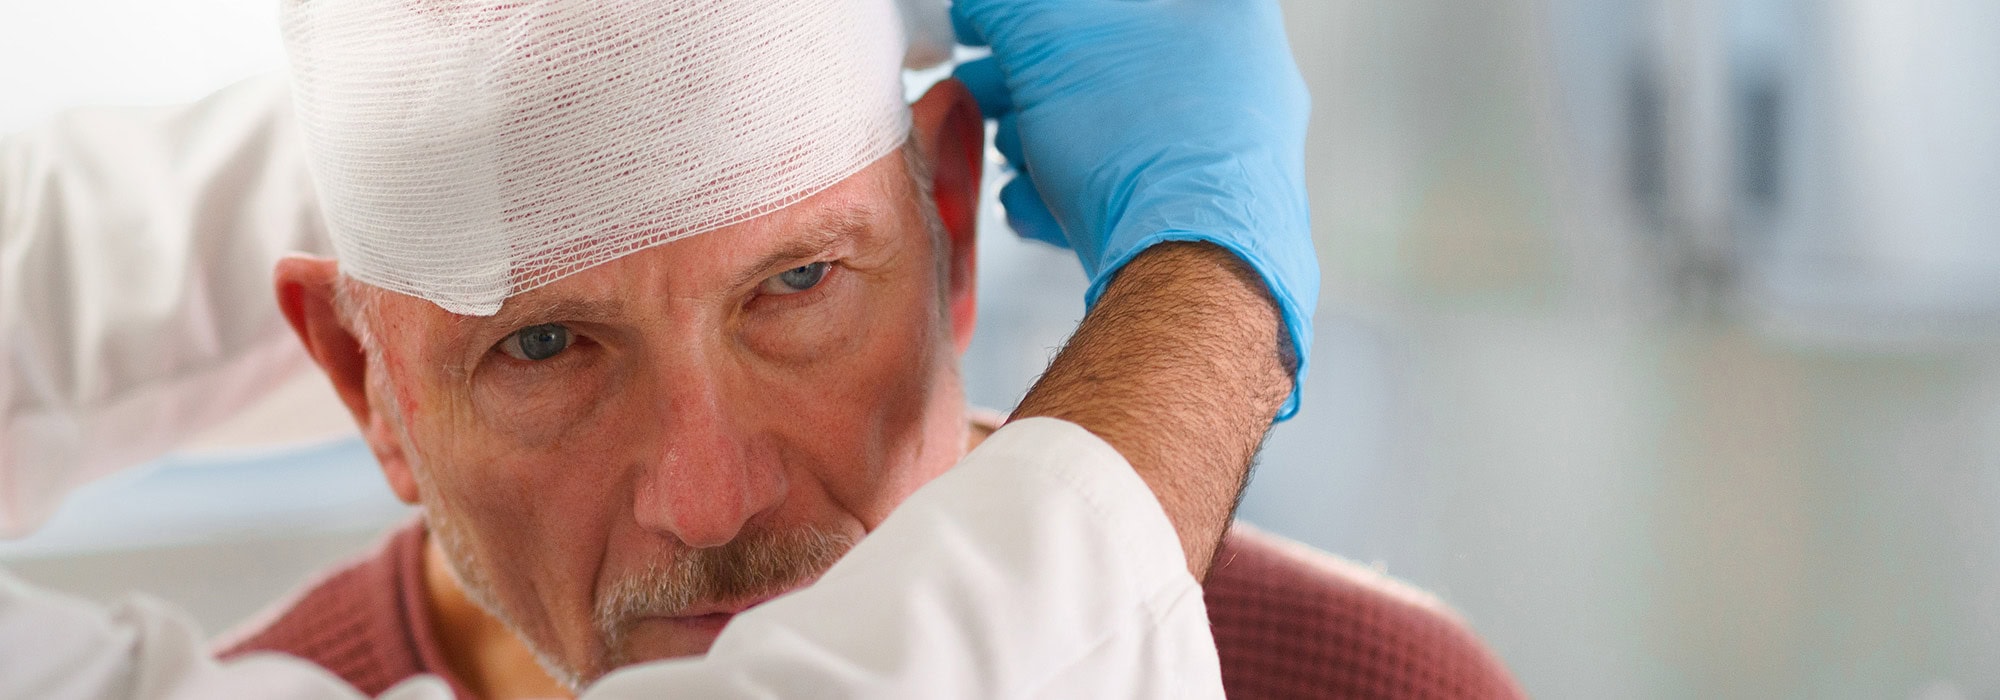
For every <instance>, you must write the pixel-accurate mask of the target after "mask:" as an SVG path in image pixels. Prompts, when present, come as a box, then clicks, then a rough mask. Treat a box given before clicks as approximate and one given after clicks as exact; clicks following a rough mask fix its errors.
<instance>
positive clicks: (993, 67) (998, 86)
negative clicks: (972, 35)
mask: <svg viewBox="0 0 2000 700" xmlns="http://www.w3.org/2000/svg"><path fill="white" fill-rule="evenodd" d="M951 77H953V78H957V79H958V81H959V82H961V83H964V84H965V89H966V90H967V91H969V92H971V93H972V99H973V100H976V101H978V102H979V113H980V114H983V115H985V116H986V118H987V119H994V118H998V117H999V116H1000V115H1002V114H1005V113H1007V112H1008V111H1009V110H1012V109H1014V100H1013V99H1012V98H1011V97H1009V96H1008V94H1007V76H1005V75H1004V74H1002V73H1001V72H1000V63H999V62H998V61H995V60H993V57H991V56H988V57H986V58H982V59H979V60H977V61H967V62H965V63H961V64H958V67H957V68H953V69H952V71H951Z"/></svg>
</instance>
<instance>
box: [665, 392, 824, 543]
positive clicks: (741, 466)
mask: <svg viewBox="0 0 2000 700" xmlns="http://www.w3.org/2000/svg"><path fill="white" fill-rule="evenodd" d="M696 374H697V373H694V372H685V371H684V372H676V373H675V375H674V376H673V377H672V379H671V381H672V382H673V384H672V386H673V388H672V389H670V390H669V392H668V393H669V394H670V396H669V397H668V398H667V399H666V400H663V401H662V402H660V404H659V415H658V416H656V417H655V418H654V420H657V421H658V426H657V428H658V429H659V431H660V432H659V433H658V435H659V444H660V449H659V450H658V451H657V452H656V454H657V455H658V457H657V458H656V459H654V460H653V462H652V463H651V464H647V465H645V466H644V467H643V468H642V470H641V474H640V475H639V479H638V484H637V485H636V490H637V494H636V498H635V502H634V503H633V506H634V511H635V513H636V515H637V518H638V520H639V524H640V525H641V526H644V527H646V528H648V529H651V530H653V531H655V532H660V533H663V534H671V535H673V536H674V537H676V538H678V539H679V540H680V541H681V542H682V543H683V544H686V545H687V546H690V547H714V546H718V545H721V544H725V543H727V542H729V541H730V540H732V539H735V537H736V535H737V534H738V533H739V532H741V531H742V530H743V527H744V525H745V524H746V523H749V522H750V521H751V520H754V519H756V518H757V516H759V515H760V514H763V513H767V512H769V511H772V510H774V509H776V508H777V507H778V505H779V504H780V503H782V502H783V501H784V497H785V489H786V480H785V473H784V469H783V466H782V464H780V462H779V461H778V457H777V455H775V454H771V453H769V452H768V451H767V450H765V449H762V448H759V447H758V446H757V444H758V442H759V441H756V440H754V439H753V436H751V435H749V434H747V432H746V431H745V430H744V429H743V426H741V425H739V424H738V423H737V421H734V420H732V419H731V410H730V409H731V408H734V407H733V406H731V405H730V404H728V403H727V401H728V400H729V397H727V396H725V393H726V391H725V389H724V387H722V386H719V383H718V382H717V381H716V380H715V378H714V377H712V376H693V375H696Z"/></svg>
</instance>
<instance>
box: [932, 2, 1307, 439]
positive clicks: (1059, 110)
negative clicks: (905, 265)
mask: <svg viewBox="0 0 2000 700" xmlns="http://www.w3.org/2000/svg"><path fill="white" fill-rule="evenodd" d="M952 21H953V23H954V24H955V25H956V26H957V31H958V36H959V41H961V42H964V43H966V44H968V45H974V46H978V45H990V46H992V47H993V55H992V56H991V57H989V58H983V59H980V60H977V61H973V62H970V63H967V64H965V65H962V66H959V67H958V70H957V71H956V72H955V75H956V76H957V77H958V79H959V80H962V81H964V82H965V84H966V86H967V87H969V88H970V89H971V90H972V94H973V96H974V97H976V98H977V99H978V100H979V107H980V110H981V111H983V112H985V113H986V116H987V117H988V118H990V119H996V120H998V122H999V130H998V135H997V136H995V138H994V142H995V143H994V145H995V146H996V147H997V148H998V149H999V150H1000V153H1001V154H1003V155H1005V156H1006V158H1007V162H1008V163H1010V164H1012V165H1013V166H1014V167H1015V168H1016V169H1017V170H1019V171H1020V172H1022V173H1024V174H1026V175H1027V177H1025V178H1022V177H1017V178H1015V179H1014V181H1013V182H1010V183H1008V184H1007V186H1006V187H1005V188H1003V189H1002V190H1001V192H1000V201H1001V203H1002V204H1003V205H1004V206H1005V207H1006V209H1007V220H1008V223H1010V224H1012V225H1013V227H1014V230H1015V231H1016V232H1018V233H1020V234H1021V235H1023V236H1026V237H1029V238H1034V239H1038V240H1042V241H1046V242H1049V243H1054V244H1056V245H1063V246H1068V247H1069V248H1072V249H1074V250H1075V251H1076V254H1077V256H1078V257H1080V258H1082V260H1083V269H1084V272H1085V273H1086V274H1088V275H1089V276H1090V291H1089V292H1087V293H1086V294H1085V295H1084V303H1085V305H1086V306H1095V305H1096V303H1097V297H1098V295H1099V294H1102V293H1103V291H1104V287H1105V285H1106V284H1107V283H1109V282H1110V281H1111V278H1112V277H1113V276H1114V275H1115V274H1116V273H1117V271H1118V269H1119V268H1121V267H1123V266H1124V265H1125V263H1127V262H1129V261H1130V260H1131V259H1132V258H1133V257H1135V256H1137V255H1138V254H1139V252H1140V251H1143V250H1145V249H1146V248H1147V247H1149V246H1152V245H1153V244H1156V243H1162V242H1166V241H1206V242H1209V243H1213V244H1215V245H1218V246H1221V247H1223V248H1225V249H1227V250H1229V251H1230V252H1233V253H1235V254H1236V255H1237V256H1238V257H1241V258H1242V259H1243V260H1244V261H1245V262H1247V263H1249V264H1250V266H1251V267H1252V268H1255V269H1256V270H1257V273H1258V274H1259V275H1261V276H1262V277H1263V279H1264V283H1265V285H1267V286H1268V287H1269V288H1270V291H1271V297H1272V298H1273V299H1274V300H1276V302H1277V304H1278V308H1279V310H1280V311H1281V312H1282V313H1283V314H1284V320H1285V327H1286V330H1288V331H1289V332H1290V333H1291V338H1292V344H1293V347H1294V349H1296V350H1297V351H1298V361H1299V364H1298V374H1296V375H1295V376H1294V377H1293V384H1292V387H1293V388H1292V395H1291V396H1290V397H1289V398H1287V399H1286V400H1285V406H1284V408H1282V409H1280V410H1279V411H1278V419H1279V420H1284V419H1286V418H1290V417H1291V416H1292V414H1293V413H1295V412H1297V411H1298V406H1299V393H1298V386H1299V384H1298V383H1299V381H1300V380H1302V379H1304V377H1305V370H1306V358H1308V357H1310V356H1311V354H1310V350H1311V347H1312V315H1313V309H1314V308H1315V307H1316V306H1317V305H1318V300H1319V261H1318V259H1317V258H1316V257H1315V256H1314V254H1313V245H1312V228H1311V225H1310V222H1309V221H1308V220H1307V211H1306V190H1305V162H1304V161H1305V139H1306V117H1307V113H1308V112H1309V111H1310V109H1311V106H1310V98H1309V97H1308V96H1307V95H1306V88H1305V82H1304V80H1302V79H1301V78H1300V77H1299V72H1298V66H1297V65H1296V64H1294V63H1293V62H1292V53H1291V48H1290V47H1289V46H1288V45H1287V44H1286V42H1285V32H1284V25H1283V22H1282V19H1281V18H1280V17H1279V14H1278V6H1277V3H1276V2H1275V0H956V2H955V3H954V4H953V6H952Z"/></svg>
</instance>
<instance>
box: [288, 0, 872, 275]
mask: <svg viewBox="0 0 2000 700" xmlns="http://www.w3.org/2000/svg"><path fill="white" fill-rule="evenodd" d="M284 30H285V43H286V45H287V47H288V49H289V52H290V56H291V63H292V75H293V79H294V82H295V86H294V90H295V99H296V102H297V106H298V115H299V123H300V125H301V127H302V129H303V131H304V134H305V139H306V146H307V153H308V156H309V162H310V164H311V167H312V173H313V179H314V181H315V185H316V186H317V188H318V191H319V197H320V203H321V207H322V209H323V211H324V212H325V215H326V219H327V225H328V227H329V230H330V232H331V234H332V237H333V242H334V248H335V250H336V252H337V254H338V255H339V257H340V264H341V269H342V270H343V271H344V272H345V273H347V274H348V275H351V276H353V277H354V278H356V279H359V280H361V281H363V282H367V283H369V284H373V285H376V286H379V287H383V288H386V289H390V290H394V291H398V292H403V293H406V294H410V295H413V296H417V297H422V298H424V299H428V300H430V301H432V302H435V303H436V304H437V305H438V306H441V307H444V308H445V309H446V310H448V311H451V312H454V313H459V314H470V315H489V314H492V313H493V312H495V311H497V310H499V308H500V304H501V302H502V301H503V300H505V299H506V298H507V297H509V296H512V295H514V294H517V293H520V292H523V291H527V290H529V289H533V288H535V287H538V286H541V285H544V284H547V283H549V282H553V281H555V280H557V279H560V278H561V277H563V276H565V275H569V274H571V273H575V272H578V271H581V270H583V269H585V268H588V267H591V266H593V265H597V264H600V263H603V262H607V261H609V260H612V259H614V258H617V257H619V256H621V255H624V254H626V253H630V252H633V251H636V250H639V249H642V248H646V247H648V246H652V245H656V244H659V243H663V242H666V241H669V240H673V239H675V238H680V237H683V236H689V235H693V234H696V233H701V232H703V231H709V230H713V229H716V228H720V227H723V226H727V225H730V224H733V223H737V222H741V221H744V220H747V219H750V218H754V217H757V216H759V215H762V214H766V213H769V212H772V211H774V210H777V209H780V208H783V207H784V206H786V205H789V204H791V203H793V202H796V201H798V200H800V199H803V198H805V197H807V196H810V195H812V194H814V193H816V192H818V191H820V190H823V189H825V188H827V187H829V186H831V185H833V184H834V183H836V182H839V181H840V180H842V179H845V178H846V177H847V176H849V175H852V174H854V173H855V172H857V171H859V170H860V169H861V168H862V167H864V166H866V165H868V164H869V163H872V162H874V161H875V160H876V159H878V158H881V157H882V156H884V155H887V154H889V153H891V152H893V151H894V150H895V149H896V148H897V147H898V146H899V145H900V144H901V143H902V142H903V139H904V137H905V135H906V133H907V132H908V130H909V122H910V118H909V109H908V107H907V106H906V105H905V103H904V102H903V95H902V83H901V72H900V70H899V68H900V67H901V66H902V64H903V57H904V50H905V43H904V40H903V34H902V25H901V22H900V20H899V17H898V11H897V8H896V6H895V3H894V2H893V1H892V0H524V1H520V2H510V1H506V0H289V1H288V2H287V3H286V4H285V10H284Z"/></svg>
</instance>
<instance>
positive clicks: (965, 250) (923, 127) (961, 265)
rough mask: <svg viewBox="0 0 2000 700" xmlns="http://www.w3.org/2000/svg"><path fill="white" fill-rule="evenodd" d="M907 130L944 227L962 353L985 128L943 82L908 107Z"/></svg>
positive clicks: (956, 90)
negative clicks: (927, 164) (913, 135)
mask: <svg viewBox="0 0 2000 700" xmlns="http://www.w3.org/2000/svg"><path fill="white" fill-rule="evenodd" d="M910 118H911V128H912V129H914V130H915V133H916V139H917V147H918V148H920V149H922V156H923V158H924V159H925V160H928V161H929V162H930V169H931V199H932V200H934V201H935V202H936V203H937V212H938V218H940V219H942V220H943V221H944V228H945V232H946V234H947V235H946V239H947V240H948V241H949V242H950V245H951V251H950V260H951V264H950V266H949V269H948V274H949V275H950V279H949V280H947V283H948V284H949V285H950V289H949V297H948V298H949V300H950V308H951V326H952V328H951V333H952V341H953V343H954V344H955V345H957V347H958V352H960V353H964V352H965V348H966V345H967V344H969V343H971V342H972V326H973V320H974V315H975V309H976V308H977V306H978V303H977V302H978V298H977V294H976V289H977V286H978V285H977V284H976V283H977V281H978V277H977V274H976V269H977V267H978V265H977V260H978V256H977V254H976V253H977V250H978V249H977V243H978V239H979V236H978V232H977V231H976V228H977V223H978V221H979V175H980V172H981V167H980V166H981V162H982V161H981V159H980V154H982V153H984V152H985V150H986V124H985V121H984V120H982V119H981V118H980V116H979V103H977V102H975V101H973V99H972V93H971V92H968V91H967V90H966V89H965V84H964V83H960V82H958V80H957V79H955V78H948V79H946V80H944V81H943V82H940V83H938V84H937V85H934V86H932V87H931V89H930V91H929V92H926V93H924V96H923V98H922V99H919V100H917V102H916V104H913V105H910Z"/></svg>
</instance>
